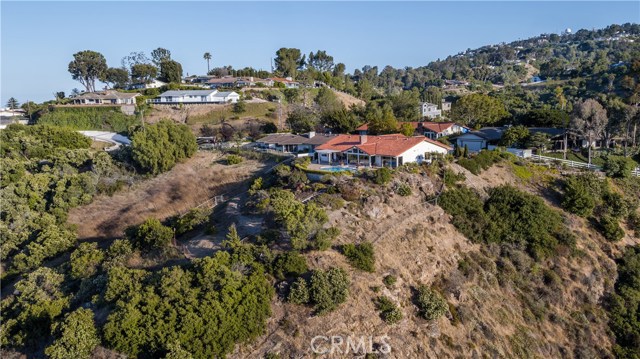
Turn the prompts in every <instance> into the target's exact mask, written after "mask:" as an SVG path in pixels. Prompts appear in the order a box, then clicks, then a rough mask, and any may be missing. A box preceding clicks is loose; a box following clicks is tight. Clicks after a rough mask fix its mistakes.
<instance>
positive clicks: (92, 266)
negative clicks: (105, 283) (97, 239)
mask: <svg viewBox="0 0 640 359" xmlns="http://www.w3.org/2000/svg"><path fill="white" fill-rule="evenodd" d="M103 259H104V253H103V252H102V251H101V250H100V249H98V244H97V243H81V244H80V245H79V246H78V249H76V250H75V251H73V253H71V260H70V264H71V277H72V278H74V279H84V278H89V277H91V276H92V275H94V274H95V273H96V272H97V271H98V266H99V265H100V263H101V262H102V260H103Z"/></svg>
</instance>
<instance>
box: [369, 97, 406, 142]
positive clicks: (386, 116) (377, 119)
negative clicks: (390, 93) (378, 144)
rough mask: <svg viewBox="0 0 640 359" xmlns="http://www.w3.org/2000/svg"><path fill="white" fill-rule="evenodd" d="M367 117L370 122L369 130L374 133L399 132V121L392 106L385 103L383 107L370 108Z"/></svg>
mask: <svg viewBox="0 0 640 359" xmlns="http://www.w3.org/2000/svg"><path fill="white" fill-rule="evenodd" d="M365 118H366V119H367V121H368V123H369V132H370V133H371V134H374V135H383V134H387V133H394V132H398V121H397V120H396V116H395V115H394V114H393V110H392V109H391V106H389V105H387V104H385V105H384V106H383V107H382V109H375V110H368V111H367V112H366V114H365Z"/></svg>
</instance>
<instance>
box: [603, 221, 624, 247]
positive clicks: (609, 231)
mask: <svg viewBox="0 0 640 359" xmlns="http://www.w3.org/2000/svg"><path fill="white" fill-rule="evenodd" d="M599 227H600V231H601V232H602V235H603V236H604V238H606V239H607V240H608V241H611V242H617V241H619V240H621V239H622V237H624V230H623V229H622V227H620V223H618V219H617V218H615V217H612V216H609V215H603V216H602V218H601V219H600V226H599Z"/></svg>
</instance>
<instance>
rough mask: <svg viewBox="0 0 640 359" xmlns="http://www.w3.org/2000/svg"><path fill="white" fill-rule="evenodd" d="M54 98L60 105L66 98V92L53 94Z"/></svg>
mask: <svg viewBox="0 0 640 359" xmlns="http://www.w3.org/2000/svg"><path fill="white" fill-rule="evenodd" d="M53 97H54V98H55V99H56V103H60V101H62V100H64V98H65V97H66V96H65V93H64V91H58V92H54V93H53Z"/></svg>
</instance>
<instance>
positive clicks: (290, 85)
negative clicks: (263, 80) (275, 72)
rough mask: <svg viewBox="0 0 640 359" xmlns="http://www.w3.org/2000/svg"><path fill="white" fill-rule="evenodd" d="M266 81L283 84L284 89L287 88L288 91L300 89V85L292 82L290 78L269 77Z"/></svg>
mask: <svg viewBox="0 0 640 359" xmlns="http://www.w3.org/2000/svg"><path fill="white" fill-rule="evenodd" d="M267 80H271V81H273V82H279V83H281V84H284V87H286V88H288V89H295V88H298V87H300V83H299V82H297V81H294V80H293V79H292V78H291V77H286V78H284V77H270V78H268V79H267Z"/></svg>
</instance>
